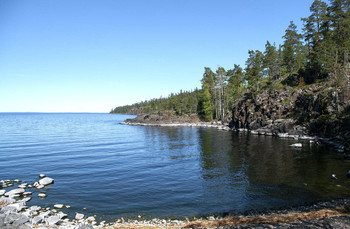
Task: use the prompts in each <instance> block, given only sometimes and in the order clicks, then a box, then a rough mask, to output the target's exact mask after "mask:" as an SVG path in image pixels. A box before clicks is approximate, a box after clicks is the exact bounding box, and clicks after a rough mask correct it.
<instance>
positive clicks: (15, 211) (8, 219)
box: [0, 175, 350, 229]
mask: <svg viewBox="0 0 350 229" xmlns="http://www.w3.org/2000/svg"><path fill="white" fill-rule="evenodd" d="M53 183H54V180H53V179H52V178H49V177H45V176H44V175H41V176H40V180H38V181H37V182H34V183H33V184H26V183H21V181H20V180H13V181H10V180H1V181H0V228H4V229H31V228H41V229H45V228H61V229H93V228H105V229H115V228H223V229H224V228H350V199H349V198H344V199H338V200H332V201H325V202H318V203H315V204H308V205H305V206H297V207H291V208H285V209H277V210H264V211H259V212H256V211H253V210H252V211H248V212H245V213H244V214H237V213H235V214H232V213H229V214H224V215H222V216H214V215H210V216H206V217H204V216H203V217H200V218H195V217H193V218H191V219H188V218H186V219H158V218H154V219H149V220H146V219H144V218H143V217H142V216H138V217H136V219H130V218H129V219H124V218H119V219H116V220H115V221H114V222H104V221H102V222H97V220H96V218H95V217H96V216H88V215H84V214H82V213H75V214H74V218H70V217H72V216H70V217H69V215H68V214H66V213H64V212H63V211H64V209H66V208H70V206H67V205H63V204H55V205H53V206H52V207H47V208H42V207H40V206H30V207H29V206H27V203H28V202H29V201H30V200H31V197H30V196H31V195H33V193H34V192H35V191H33V190H32V189H36V190H39V192H40V193H39V194H41V193H42V192H41V191H40V190H43V189H45V187H47V186H48V185H53ZM15 186H17V187H15ZM42 186H43V187H42ZM32 191H33V192H32ZM39 194H38V196H39Z"/></svg>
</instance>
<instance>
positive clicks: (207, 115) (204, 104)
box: [198, 83, 213, 121]
mask: <svg viewBox="0 0 350 229" xmlns="http://www.w3.org/2000/svg"><path fill="white" fill-rule="evenodd" d="M198 107H199V112H198V113H199V115H200V116H201V117H202V118H203V119H204V120H205V121H211V120H213V105H212V98H211V94H210V92H209V85H208V84H207V83H203V85H202V91H201V95H200V99H199V106H198Z"/></svg>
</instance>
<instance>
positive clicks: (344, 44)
mask: <svg viewBox="0 0 350 229" xmlns="http://www.w3.org/2000/svg"><path fill="white" fill-rule="evenodd" d="M349 7H350V1H349V0H330V1H329V4H327V3H326V2H323V1H321V0H315V1H314V2H313V3H312V5H311V6H310V15H309V16H308V17H307V18H302V19H301V20H302V21H303V28H301V30H298V28H297V26H296V25H295V24H294V22H293V21H291V22H290V24H289V26H288V28H286V30H285V33H284V35H283V44H280V45H278V46H277V45H276V44H275V43H272V42H269V41H267V42H266V44H265V50H262V51H260V50H248V55H249V56H248V59H247V60H246V62H245V63H246V66H245V67H244V68H243V67H241V66H239V65H236V64H234V65H233V68H232V69H224V68H223V67H218V68H217V69H215V70H212V69H210V68H208V67H205V68H204V73H203V77H202V79H201V83H202V87H201V89H195V90H193V91H180V92H179V93H176V94H173V93H172V94H170V95H169V96H168V97H167V98H158V99H152V100H148V101H144V102H140V103H135V104H132V105H127V106H120V107H116V108H114V109H112V110H111V113H121V114H145V113H148V114H157V113H159V112H162V111H169V112H172V113H174V114H176V115H179V116H181V115H184V114H197V115H198V116H199V117H200V118H201V119H202V120H204V121H211V120H213V119H217V120H222V119H224V118H225V117H226V116H227V115H228V114H229V113H230V112H231V108H232V106H233V105H234V104H235V103H236V102H237V100H238V99H239V98H240V96H241V95H242V94H244V93H246V92H249V93H251V94H252V96H255V95H257V94H259V93H260V92H261V91H264V90H276V89H280V88H283V87H292V88H302V87H305V86H307V85H310V84H324V83H325V82H328V83H330V84H331V85H333V86H334V87H336V88H346V87H350V85H349V82H350V80H349V72H350V64H349V50H350V11H349Z"/></svg>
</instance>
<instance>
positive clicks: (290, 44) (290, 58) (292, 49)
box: [283, 21, 304, 73]
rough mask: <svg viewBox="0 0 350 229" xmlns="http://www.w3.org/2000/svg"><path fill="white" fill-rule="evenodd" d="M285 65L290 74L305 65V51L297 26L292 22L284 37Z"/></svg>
mask: <svg viewBox="0 0 350 229" xmlns="http://www.w3.org/2000/svg"><path fill="white" fill-rule="evenodd" d="M283 38H284V43H283V64H284V66H286V70H287V72H288V73H293V72H297V71H298V70H299V69H300V68H301V67H302V65H303V64H304V63H303V62H304V50H303V45H302V41H301V38H302V36H301V35H300V34H299V33H298V31H297V26H296V25H295V24H294V22H293V21H291V22H290V24H289V26H288V28H287V29H286V32H285V35H284V36H283Z"/></svg>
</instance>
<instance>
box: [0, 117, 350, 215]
mask: <svg viewBox="0 0 350 229" xmlns="http://www.w3.org/2000/svg"><path fill="white" fill-rule="evenodd" d="M130 117H132V116H125V115H110V114H30V113H2V114H1V113H0V171H1V173H0V180H1V179H11V180H13V179H16V178H18V179H21V180H22V181H23V182H28V183H32V182H34V181H35V180H37V179H38V175H39V174H40V173H45V174H46V175H48V176H50V177H52V178H54V179H55V184H54V185H52V186H51V187H49V188H47V189H45V190H44V191H46V193H47V194H48V197H47V198H45V199H43V200H40V199H38V198H36V196H37V195H36V194H37V193H38V191H35V190H34V192H35V194H34V195H33V199H32V200H31V202H30V204H31V205H37V204H38V205H41V206H52V205H53V204H56V203H62V204H69V205H71V206H72V208H71V210H70V211H71V212H76V211H77V212H82V208H84V207H86V208H87V211H86V212H85V213H86V214H97V215H99V216H102V215H103V216H105V217H106V219H107V220H108V219H113V218H116V217H121V216H127V215H129V216H130V215H137V214H142V213H144V214H146V215H147V216H148V215H149V216H152V217H166V216H178V217H183V216H194V215H196V214H209V213H220V212H225V211H239V212H242V211H245V210H250V209H265V208H276V207H283V206H289V205H296V204H302V203H305V202H312V201H315V200H323V199H329V198H337V197H343V196H348V195H349V193H350V192H349V191H350V179H347V178H346V176H345V174H346V171H347V170H348V169H350V162H349V161H344V160H343V159H342V158H340V157H339V158H338V156H339V155H337V154H335V153H334V152H331V151H328V150H326V149H324V148H321V147H319V146H316V145H312V144H310V143H309V142H308V141H296V140H292V139H279V138H275V137H264V136H251V135H248V134H243V133H235V132H232V131H220V130H216V129H213V128H199V127H198V128H191V127H143V126H125V125H120V124H119V123H120V122H121V121H123V120H124V119H126V118H130ZM296 142H302V143H303V148H302V149H297V148H292V147H290V145H291V144H293V143H296ZM332 173H335V174H337V175H338V180H331V179H330V175H331V174H332Z"/></svg>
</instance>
